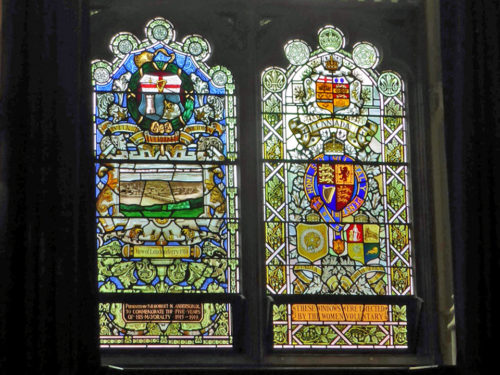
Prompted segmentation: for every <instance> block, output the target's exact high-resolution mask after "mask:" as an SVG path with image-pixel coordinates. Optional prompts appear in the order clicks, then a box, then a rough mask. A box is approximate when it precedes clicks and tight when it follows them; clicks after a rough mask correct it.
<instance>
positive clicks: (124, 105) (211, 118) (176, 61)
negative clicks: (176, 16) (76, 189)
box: [92, 17, 236, 161]
mask: <svg viewBox="0 0 500 375" xmlns="http://www.w3.org/2000/svg"><path fill="white" fill-rule="evenodd" d="M145 34H146V38H145V39H143V40H142V41H141V40H140V39H139V38H138V37H137V36H135V35H133V34H131V33H128V32H120V33H118V34H116V35H115V36H114V37H113V38H112V39H111V42H110V44H109V48H110V50H111V52H112V53H113V55H114V59H113V61H112V62H109V61H106V60H96V61H93V62H92V84H93V86H94V90H95V94H96V111H95V116H96V125H97V128H98V132H97V133H96V156H97V157H98V158H104V159H106V158H111V159H134V160H142V159H157V160H183V161H186V160H199V161H206V160H213V161H223V160H227V159H229V160H235V159H236V144H235V137H236V131H235V126H236V119H235V116H236V112H235V105H236V104H235V103H236V102H235V100H234V98H233V96H232V95H233V94H234V89H235V86H234V83H233V77H232V74H231V72H230V71H229V70H228V69H227V68H225V67H223V66H219V65H218V66H214V67H209V66H208V65H207V64H206V60H208V59H209V57H210V55H211V47H210V44H209V42H208V41H207V40H206V39H205V38H203V37H202V36H200V35H196V34H193V35H188V36H186V37H184V38H183V39H182V41H176V40H175V38H176V33H175V29H174V28H173V25H172V24H171V23H170V22H169V21H167V20H165V19H164V18H161V17H157V18H154V19H153V20H151V21H149V23H148V24H147V25H146V28H145ZM148 92H149V94H148ZM142 94H144V95H142ZM158 94H160V95H158ZM162 95H163V96H164V97H165V98H166V97H167V96H170V97H171V98H173V95H178V98H177V99H175V100H174V101H173V102H172V101H169V103H168V105H166V104H165V102H162V100H161V98H160V96H162ZM139 97H142V98H143V99H144V100H143V101H142V100H139V99H138V98H139ZM125 123H126V125H125ZM117 124H119V125H117ZM114 133H117V134H120V137H119V138H120V139H119V140H115V143H117V142H119V141H121V147H122V149H120V151H124V152H123V153H119V154H116V152H115V153H113V152H112V151H110V150H115V149H116V148H117V147H116V146H115V147H113V146H112V144H111V143H113V142H112V140H107V139H105V140H104V141H103V137H104V138H106V135H107V134H108V135H109V134H114ZM209 143H210V145H209ZM126 144H127V146H125V145H126ZM132 145H135V146H137V147H135V148H134V147H133V146H132ZM129 146H130V147H129ZM155 146H159V147H158V150H159V152H156V151H155V150H152V149H151V148H155V149H156V147H155ZM102 147H104V148H102ZM107 147H108V148H107ZM131 147H132V148H131ZM132 149H134V151H135V152H131V151H130V150H132ZM207 149H208V150H209V151H212V152H210V153H208V152H205V151H207ZM167 151H169V152H167ZM152 152H153V153H152Z"/></svg>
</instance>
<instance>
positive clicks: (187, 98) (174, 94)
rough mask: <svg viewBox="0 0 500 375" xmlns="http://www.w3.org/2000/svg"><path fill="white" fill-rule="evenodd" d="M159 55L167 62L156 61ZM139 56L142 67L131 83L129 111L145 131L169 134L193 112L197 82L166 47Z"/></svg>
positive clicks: (181, 124) (138, 60)
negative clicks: (194, 90) (195, 84)
mask: <svg viewBox="0 0 500 375" xmlns="http://www.w3.org/2000/svg"><path fill="white" fill-rule="evenodd" d="M155 54H156V55H159V56H160V57H161V58H162V59H163V60H165V61H153V58H154V56H155ZM155 54H153V53H149V52H143V53H142V54H140V55H137V56H136V57H135V59H134V60H135V63H136V64H137V66H139V68H140V69H139V70H138V71H137V72H135V73H134V74H133V75H132V77H131V79H130V82H129V86H128V92H129V94H128V110H129V112H130V114H131V116H132V117H133V119H134V120H135V121H136V122H137V124H138V125H139V126H140V127H141V128H142V129H144V130H150V131H152V132H153V133H156V134H164V133H165V134H168V133H171V132H172V131H175V130H177V129H179V128H181V127H183V126H184V125H185V123H186V121H187V120H188V119H189V118H190V117H191V114H192V112H193V103H194V102H193V99H194V97H193V83H192V81H191V79H190V78H189V76H188V75H187V74H186V73H184V72H183V71H182V70H181V69H180V68H179V67H178V66H177V65H175V64H174V63H173V62H172V61H173V55H172V54H169V53H168V52H167V51H166V50H165V49H159V50H157V51H156V52H155Z"/></svg>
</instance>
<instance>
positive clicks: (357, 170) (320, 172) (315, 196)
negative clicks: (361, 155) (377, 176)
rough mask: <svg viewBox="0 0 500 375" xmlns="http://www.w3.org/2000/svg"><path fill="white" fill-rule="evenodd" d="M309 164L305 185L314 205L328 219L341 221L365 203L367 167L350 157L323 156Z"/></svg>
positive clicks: (312, 205)
mask: <svg viewBox="0 0 500 375" xmlns="http://www.w3.org/2000/svg"><path fill="white" fill-rule="evenodd" d="M314 160H316V161H317V163H312V164H309V165H308V167H307V169H306V174H305V176H304V188H305V191H306V195H307V198H308V199H309V201H310V204H311V207H312V208H313V209H314V210H315V211H317V212H318V213H319V214H320V215H321V217H322V218H323V219H324V220H325V221H326V222H336V223H340V222H341V219H342V217H345V216H349V215H352V214H353V213H354V212H356V211H357V210H358V209H359V208H360V207H361V205H362V204H363V202H364V200H365V197H366V191H367V179H366V175H365V172H364V171H363V168H362V167H361V166H360V165H355V164H354V163H353V162H354V159H352V158H350V157H349V156H346V155H344V156H338V155H323V154H321V155H319V156H317V157H316V158H315V159H314Z"/></svg>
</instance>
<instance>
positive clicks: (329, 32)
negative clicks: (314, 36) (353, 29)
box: [318, 26, 345, 53]
mask: <svg viewBox="0 0 500 375" xmlns="http://www.w3.org/2000/svg"><path fill="white" fill-rule="evenodd" d="M318 42H319V46H320V47H321V48H322V49H323V50H325V51H326V52H330V53H332V52H337V51H338V50H339V49H341V48H342V47H344V44H345V39H344V34H342V32H341V31H340V30H339V29H337V28H336V27H334V26H325V27H323V28H322V29H321V30H320V31H319V32H318Z"/></svg>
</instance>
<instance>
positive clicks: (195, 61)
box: [92, 17, 239, 348]
mask: <svg viewBox="0 0 500 375" xmlns="http://www.w3.org/2000/svg"><path fill="white" fill-rule="evenodd" d="M145 34H146V35H145V38H144V39H143V40H141V39H139V38H138V37H137V36H135V35H133V34H131V33H128V32H121V33H119V34H117V35H115V36H114V37H113V38H112V40H111V43H110V49H111V51H112V53H113V55H114V59H113V61H112V62H109V61H106V60H96V61H93V62H92V85H93V89H94V93H93V103H94V109H93V120H94V138H95V173H96V179H95V181H96V228H97V262H98V288H99V294H100V301H101V302H100V304H99V324H100V340H101V347H102V348H125V347H133V348H140V347H143V348H146V347H174V348H175V347H231V346H232V342H233V335H232V318H231V304H230V303H221V302H220V299H217V298H213V299H211V297H210V296H217V295H219V296H220V295H221V294H228V293H238V292H239V261H238V259H239V240H238V226H239V221H238V217H239V213H238V183H237V181H238V176H237V173H238V166H237V163H238V150H237V139H236V135H237V132H236V100H235V97H234V96H233V95H234V89H235V86H234V82H233V78H232V75H231V72H230V71H229V70H228V69H226V68H225V67H223V66H214V67H209V66H208V65H207V64H206V61H207V60H208V59H209V57H210V55H211V48H210V44H209V42H208V41H207V40H206V39H204V38H203V37H202V36H200V35H188V36H186V37H184V38H183V39H182V40H181V41H178V40H177V39H176V32H175V29H174V27H173V25H172V24H171V23H170V22H169V21H168V20H166V19H164V18H160V17H158V18H155V19H152V20H151V21H149V23H148V24H147V25H146V28H145ZM132 294H135V295H134V296H133V297H134V298H133V299H131V298H130V297H132ZM180 294H206V295H207V296H204V298H200V299H199V301H195V302H193V301H192V300H190V302H189V303H184V302H183V303H178V302H176V299H175V296H179V295H180ZM138 295H139V296H138ZM152 295H155V298H154V302H153V303H151V302H152V301H153V299H151V298H150V297H151V296H152ZM136 297H139V298H136Z"/></svg>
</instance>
